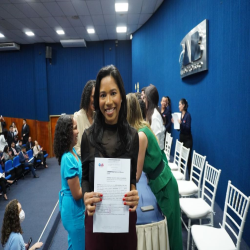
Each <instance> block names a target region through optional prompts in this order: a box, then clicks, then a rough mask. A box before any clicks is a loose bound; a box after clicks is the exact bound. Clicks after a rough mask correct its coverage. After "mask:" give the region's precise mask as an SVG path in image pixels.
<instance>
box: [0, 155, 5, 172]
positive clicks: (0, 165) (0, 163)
mask: <svg viewBox="0 0 250 250" xmlns="http://www.w3.org/2000/svg"><path fill="white" fill-rule="evenodd" d="M0 168H2V169H4V157H3V152H1V151H0Z"/></svg>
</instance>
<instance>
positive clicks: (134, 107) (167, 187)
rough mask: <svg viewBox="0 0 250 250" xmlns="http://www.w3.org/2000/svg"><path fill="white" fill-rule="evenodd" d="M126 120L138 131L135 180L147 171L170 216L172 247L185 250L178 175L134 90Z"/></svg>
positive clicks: (166, 214)
mask: <svg viewBox="0 0 250 250" xmlns="http://www.w3.org/2000/svg"><path fill="white" fill-rule="evenodd" d="M127 106H128V111H127V112H128V113H127V120H128V122H129V124H130V125H131V126H132V127H134V128H135V129H136V130H137V131H138V134H139V154H138V162H137V173H136V180H137V182H138V181H139V179H140V177H141V173H142V171H144V172H145V173H146V174H147V177H148V179H149V183H148V184H149V186H150V188H151V190H152V192H153V193H154V195H155V197H156V200H157V203H158V205H159V206H160V208H161V211H162V213H163V214H164V215H165V216H166V218H167V224H168V235H169V245H170V250H182V229H181V219H180V217H181V214H180V204H179V192H178V185H177V182H176V179H175V178H174V176H173V175H172V172H171V170H170V168H169V166H168V163H167V162H166V161H164V157H163V155H162V152H161V149H160V147H159V144H158V142H157V138H156V136H155V134H154V133H153V131H152V130H151V128H150V125H149V124H148V123H147V122H145V121H144V120H143V118H142V114H141V110H140V106H139V103H138V100H137V98H136V96H135V94H128V95H127Z"/></svg>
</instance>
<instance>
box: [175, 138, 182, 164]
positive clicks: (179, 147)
mask: <svg viewBox="0 0 250 250" xmlns="http://www.w3.org/2000/svg"><path fill="white" fill-rule="evenodd" d="M182 146H183V143H182V142H179V141H178V139H176V144H175V151H174V163H175V164H176V166H178V167H179V164H180V160H181V150H182Z"/></svg>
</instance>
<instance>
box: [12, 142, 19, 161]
mask: <svg viewBox="0 0 250 250" xmlns="http://www.w3.org/2000/svg"><path fill="white" fill-rule="evenodd" d="M10 151H11V152H12V155H13V156H14V157H15V156H18V155H19V153H18V152H17V149H16V144H15V142H12V143H11V148H10Z"/></svg>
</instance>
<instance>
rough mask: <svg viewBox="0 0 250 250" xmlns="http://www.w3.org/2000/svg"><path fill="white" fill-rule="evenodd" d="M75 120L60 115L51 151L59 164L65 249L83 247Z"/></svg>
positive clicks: (60, 202)
mask: <svg viewBox="0 0 250 250" xmlns="http://www.w3.org/2000/svg"><path fill="white" fill-rule="evenodd" d="M78 133H79V132H78V130H77V122H76V120H75V119H73V118H72V117H71V116H69V115H62V116H61V117H60V118H59V119H58V121H57V124H56V128H55V138H54V152H55V155H56V158H57V159H58V162H59V165H61V182H62V189H61V191H60V192H59V208H60V212H61V219H62V223H63V226H64V228H65V229H66V230H67V232H68V249H70V250H84V249H85V226H84V219H85V216H84V212H85V206H84V203H83V195H82V188H81V180H82V163H81V160H80V159H79V158H78V156H77V154H76V151H75V149H74V148H73V147H74V146H75V145H76V143H77V138H78Z"/></svg>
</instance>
